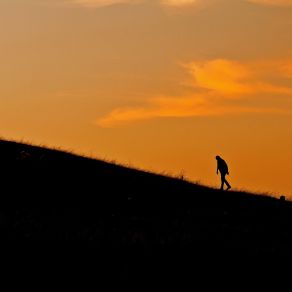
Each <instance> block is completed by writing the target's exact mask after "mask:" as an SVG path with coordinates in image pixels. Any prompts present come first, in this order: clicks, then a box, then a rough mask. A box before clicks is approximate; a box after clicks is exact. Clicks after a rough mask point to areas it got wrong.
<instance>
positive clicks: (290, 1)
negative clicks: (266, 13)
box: [247, 0, 292, 7]
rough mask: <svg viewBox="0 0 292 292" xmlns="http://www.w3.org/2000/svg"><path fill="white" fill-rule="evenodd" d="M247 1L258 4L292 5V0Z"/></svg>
mask: <svg viewBox="0 0 292 292" xmlns="http://www.w3.org/2000/svg"><path fill="white" fill-rule="evenodd" d="M247 1H248V2H251V3H256V4H264V5H272V6H291V7H292V0H247Z"/></svg>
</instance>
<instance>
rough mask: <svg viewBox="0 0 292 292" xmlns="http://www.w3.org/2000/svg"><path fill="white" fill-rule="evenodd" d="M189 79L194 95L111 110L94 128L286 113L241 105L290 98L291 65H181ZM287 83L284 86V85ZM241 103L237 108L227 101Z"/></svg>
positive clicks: (228, 62) (220, 62) (281, 109)
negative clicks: (247, 101)
mask: <svg viewBox="0 0 292 292" xmlns="http://www.w3.org/2000/svg"><path fill="white" fill-rule="evenodd" d="M183 66H184V67H185V68H186V69H187V72H188V73H189V76H190V78H189V79H188V80H187V82H186V83H187V84H188V85H190V86H191V87H193V90H194V92H193V93H192V94H188V95H181V96H177V97H167V96H159V97H154V98H151V99H148V100H146V101H145V103H144V105H143V106H140V107H123V108H117V109H114V110H113V111H112V112H110V113H109V114H108V115H106V116H105V117H102V118H100V119H99V120H98V121H97V124H98V125H99V126H101V127H115V126H118V125H122V124H126V123H130V122H134V121H139V120H140V121H141V120H149V119H154V118H166V117H168V118H171V117H172V118H181V117H195V116H215V115H216V116H220V115H226V114H243V113H272V112H273V113H287V112H289V113H290V111H288V110H287V109H286V108H285V106H283V107H269V106H266V105H265V100H264V99H263V100H262V101H261V104H262V106H249V105H248V104H247V105H243V102H242V101H244V99H245V98H247V97H249V96H250V97H252V98H262V93H264V94H269V95H274V96H275V98H276V97H277V96H278V95H289V96H291V97H292V80H291V82H289V86H288V85H285V86H284V85H282V83H284V81H287V78H288V79H289V78H291V77H292V61H290V62H289V61H288V62H284V61H256V62H249V63H244V62H235V61H231V60H224V59H219V60H211V61H205V62H190V63H189V64H185V65H183ZM286 83H287V82H286ZM234 100H235V101H236V100H240V101H241V102H240V103H238V104H236V103H234V102H230V101H234Z"/></svg>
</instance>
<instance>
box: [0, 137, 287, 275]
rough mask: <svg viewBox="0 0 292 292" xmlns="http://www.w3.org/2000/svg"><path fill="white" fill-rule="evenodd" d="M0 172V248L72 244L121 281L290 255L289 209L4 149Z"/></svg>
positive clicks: (272, 201) (35, 151)
mask: <svg viewBox="0 0 292 292" xmlns="http://www.w3.org/2000/svg"><path fill="white" fill-rule="evenodd" d="M0 162H1V167H0V169H1V170H0V177H1V195H0V232H1V233H0V234H1V240H2V242H3V241H7V240H10V241H11V240H22V241H23V240H25V241H28V240H38V241H40V240H41V241H42V242H44V241H43V240H71V241H70V242H71V243H72V240H75V241H76V240H78V242H79V243H80V242H81V241H80V240H82V246H83V247H84V245H86V247H90V248H91V250H92V252H94V254H95V255H96V256H97V257H98V256H100V259H101V258H103V259H105V258H106V261H107V264H108V265H109V268H110V269H113V270H114V271H116V273H117V274H118V275H119V277H121V278H127V277H129V275H132V276H133V277H138V276H139V275H140V273H141V271H142V270H143V271H144V272H143V274H144V275H145V270H147V271H148V272H149V271H150V270H151V271H152V272H153V273H154V274H156V275H159V274H160V273H161V271H162V270H163V271H165V270H167V269H170V270H173V267H174V263H175V267H176V269H177V271H176V272H179V270H180V267H184V266H186V264H188V265H193V264H194V263H195V262H196V259H197V258H202V257H206V258H210V256H211V257H212V258H215V257H220V258H225V259H226V258H232V259H239V258H245V257H250V256H252V257H254V256H263V257H270V256H283V257H287V256H291V255H292V205H291V203H290V202H281V201H280V200H279V199H276V198H271V197H267V196H259V195H253V194H248V193H240V192H220V191H217V190H213V189H210V188H207V187H203V186H199V185H194V184H191V183H188V182H185V181H183V180H179V179H172V178H168V177H163V176H158V175H154V174H150V173H145V172H140V171H136V170H132V169H127V168H123V167H120V166H116V165H112V164H108V163H105V162H102V161H97V160H91V159H87V158H82V157H78V156H74V155H71V154H69V153H64V152H58V151H53V150H48V149H44V148H38V147H32V146H29V145H24V144H18V143H14V142H7V141H0ZM59 242H60V241H59ZM60 243H61V242H60ZM63 243H64V242H63ZM63 243H62V244H63ZM67 243H68V241H67Z"/></svg>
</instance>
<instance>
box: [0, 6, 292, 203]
mask: <svg viewBox="0 0 292 292" xmlns="http://www.w3.org/2000/svg"><path fill="white" fill-rule="evenodd" d="M0 31H1V32H0V33H1V38H0V58H1V67H0V80H1V87H0V123H1V132H0V135H1V136H2V137H3V138H6V139H16V140H24V141H27V142H31V143H35V144H42V145H47V146H53V147H61V148H63V149H66V150H72V151H74V152H76V153H81V154H85V155H91V156H94V157H98V158H101V159H107V160H115V161H116V162H118V163H123V164H127V165H131V166H133V167H139V168H142V169H146V170H150V171H155V172H163V173H166V174H171V175H179V174H182V173H183V174H184V175H185V176H186V177H187V178H188V179H190V180H192V181H198V182H200V183H203V184H206V185H211V186H219V184H220V182H219V177H217V176H216V161H215V156H216V155H220V156H222V157H223V158H224V159H226V161H227V162H228V163H229V166H230V178H229V179H230V182H231V185H232V186H233V187H234V188H237V189H245V190H250V191H259V192H271V193H274V194H276V195H279V194H285V195H287V196H290V197H291V198H292V179H291V175H292V0H25V1H24V0H0Z"/></svg>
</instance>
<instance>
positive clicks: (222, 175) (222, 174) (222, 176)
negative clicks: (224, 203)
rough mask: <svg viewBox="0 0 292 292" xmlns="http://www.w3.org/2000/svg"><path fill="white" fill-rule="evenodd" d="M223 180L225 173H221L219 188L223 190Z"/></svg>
mask: <svg viewBox="0 0 292 292" xmlns="http://www.w3.org/2000/svg"><path fill="white" fill-rule="evenodd" d="M224 182H225V174H224V173H221V188H220V190H221V191H223V189H224Z"/></svg>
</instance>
